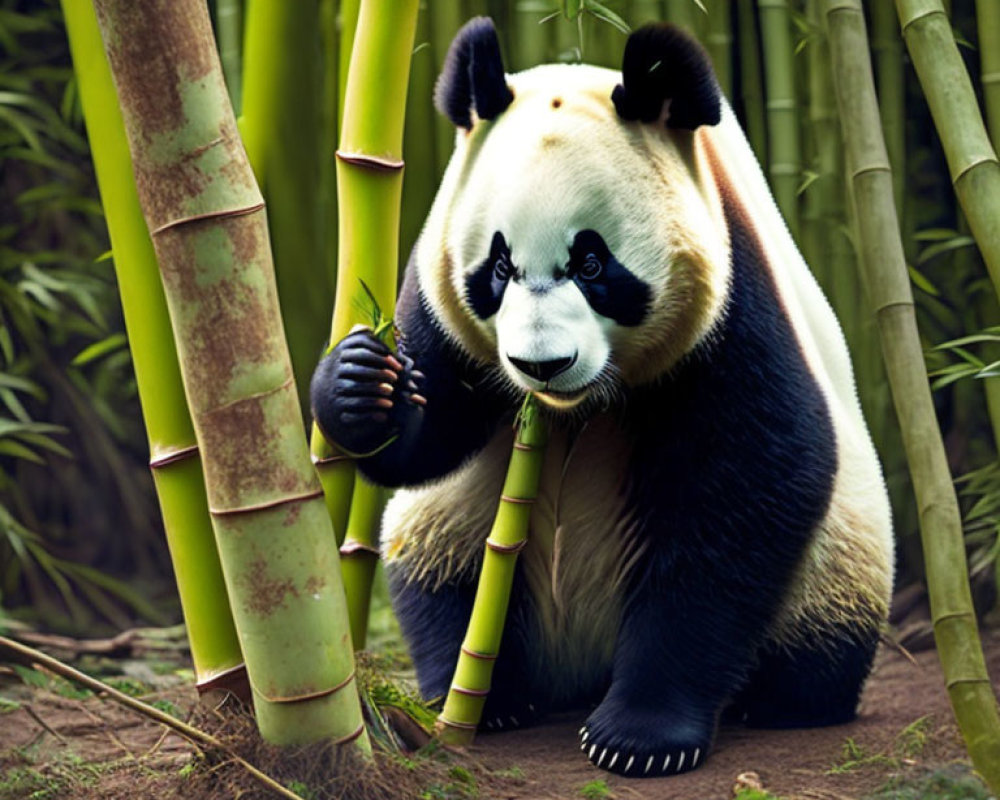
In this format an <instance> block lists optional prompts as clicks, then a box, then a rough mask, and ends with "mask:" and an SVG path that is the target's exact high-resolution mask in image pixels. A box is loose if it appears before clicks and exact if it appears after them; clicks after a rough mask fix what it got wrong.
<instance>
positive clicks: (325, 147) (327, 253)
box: [319, 0, 340, 286]
mask: <svg viewBox="0 0 1000 800" xmlns="http://www.w3.org/2000/svg"><path fill="white" fill-rule="evenodd" d="M338 5H339V3H338V0H320V36H321V39H322V49H323V55H322V60H323V80H322V102H321V106H320V127H321V133H320V150H319V175H320V177H319V185H320V207H321V210H320V219H321V220H323V221H324V222H326V221H329V220H335V219H336V218H337V172H336V169H335V167H334V163H335V161H336V158H335V155H334V154H335V153H336V152H337V139H338V135H339V133H340V109H339V104H340V95H339V92H340V77H339V70H340V31H339V30H338V28H337V16H338V13H339V9H338ZM323 230H324V235H323V244H324V249H323V267H322V269H323V271H324V273H325V274H328V275H331V276H332V282H331V285H332V286H336V285H337V226H336V225H324V226H323Z"/></svg>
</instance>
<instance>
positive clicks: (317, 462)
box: [311, 454, 354, 467]
mask: <svg viewBox="0 0 1000 800" xmlns="http://www.w3.org/2000/svg"><path fill="white" fill-rule="evenodd" d="M311 458H312V462H313V466H314V467H322V466H325V465H327V464H336V463H337V462H338V461H353V460H354V459H353V458H351V456H348V455H342V454H338V455H332V456H317V455H315V454H313V455H312V456H311Z"/></svg>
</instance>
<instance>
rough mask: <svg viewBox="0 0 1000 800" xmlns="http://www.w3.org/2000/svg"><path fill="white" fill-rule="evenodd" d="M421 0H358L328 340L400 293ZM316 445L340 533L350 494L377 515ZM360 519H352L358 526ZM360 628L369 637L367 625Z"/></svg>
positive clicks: (329, 449)
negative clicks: (386, 0)
mask: <svg viewBox="0 0 1000 800" xmlns="http://www.w3.org/2000/svg"><path fill="white" fill-rule="evenodd" d="M418 5H419V3H418V0H400V2H399V3H397V5H396V7H395V14H392V15H390V14H385V13H384V9H382V8H381V6H380V4H379V3H378V2H377V0H362V2H361V7H360V10H359V16H358V24H357V32H356V36H355V39H354V45H353V53H352V54H351V66H350V71H349V74H348V76H347V85H346V89H345V91H346V95H345V99H344V115H343V120H342V123H341V125H342V127H341V133H340V147H339V149H338V151H337V195H338V197H339V199H340V207H341V209H350V213H349V214H347V213H341V214H340V217H339V221H338V241H339V242H340V251H339V260H338V269H337V291H336V299H335V301H334V308H333V323H332V329H331V333H330V341H331V343H335V342H339V341H340V340H341V339H342V338H344V336H346V335H347V334H348V332H349V331H350V330H351V328H353V327H354V326H355V325H365V324H370V323H371V318H370V314H369V313H368V312H366V308H367V307H368V306H370V305H371V300H374V301H375V303H376V304H377V305H378V307H379V309H381V310H382V312H383V313H384V314H385V316H386V317H388V318H391V317H392V310H393V308H394V306H395V303H396V276H397V272H398V263H399V222H400V201H401V195H402V186H403V180H402V179H403V160H402V147H403V119H404V114H405V110H406V93H407V86H408V77H409V71H410V61H411V59H410V54H411V53H412V51H413V41H414V36H415V31H416V24H417V9H418ZM365 287H367V290H366V288H365ZM368 292H370V293H371V298H368ZM312 454H313V460H314V462H315V463H316V466H317V470H318V471H319V475H320V480H321V482H322V484H323V491H324V495H325V498H326V504H327V508H328V510H329V511H330V516H331V519H332V520H333V522H334V527H335V529H336V530H337V531H338V535H339V536H341V537H342V536H344V533H343V532H346V531H347V530H348V529H349V528H352V523H351V522H348V511H349V509H350V507H351V497H352V494H353V495H354V497H355V498H357V497H359V496H366V497H367V498H368V499H366V500H365V505H363V507H362V508H361V509H360V511H359V513H363V514H367V515H368V517H369V519H370V520H371V524H372V525H375V524H376V523H377V519H375V515H374V514H373V512H372V509H371V507H370V506H368V505H367V504H368V503H375V502H377V498H376V497H375V496H374V489H373V488H365V487H370V485H369V484H362V485H361V487H360V488H354V487H355V485H356V484H355V481H354V465H353V462H352V461H351V460H350V459H347V458H345V457H344V456H343V454H342V453H339V452H337V451H336V449H335V448H334V447H333V446H332V445H331V444H330V443H329V442H327V441H326V440H325V439H324V438H323V436H322V434H321V433H320V432H319V429H318V428H317V427H316V426H315V424H314V425H313V432H312ZM358 524H359V523H357V522H355V523H353V529H356V528H357V526H358ZM370 536H372V537H373V536H374V532H373V533H372V534H370ZM370 591H371V582H370V580H369V581H367V585H366V584H364V583H362V584H359V585H358V594H353V593H352V595H350V596H349V597H348V605H349V606H350V607H351V608H355V609H360V608H362V607H367V604H368V602H369V595H370ZM353 630H354V635H355V636H356V637H361V638H362V639H363V637H364V634H363V632H361V631H359V629H358V628H357V627H355V628H354V629H353Z"/></svg>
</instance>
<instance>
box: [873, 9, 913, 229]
mask: <svg viewBox="0 0 1000 800" xmlns="http://www.w3.org/2000/svg"><path fill="white" fill-rule="evenodd" d="M871 14H872V54H873V57H874V59H875V80H876V90H877V92H878V105H879V114H880V117H881V120H882V131H883V132H884V134H885V146H886V150H887V151H888V153H889V165H890V166H891V167H892V186H893V197H894V198H895V201H896V211H897V213H898V214H899V215H900V216H902V215H903V210H904V202H903V201H904V197H905V195H904V192H905V191H906V170H905V167H906V96H905V88H906V78H905V73H904V68H905V66H906V64H905V61H904V58H903V40H902V38H901V36H900V33H899V20H898V19H897V18H896V14H895V13H894V11H893V8H892V4H891V3H888V2H885V1H884V0H883V2H879V3H872V6H871ZM904 244H905V240H904Z"/></svg>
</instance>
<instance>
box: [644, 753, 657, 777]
mask: <svg viewBox="0 0 1000 800" xmlns="http://www.w3.org/2000/svg"><path fill="white" fill-rule="evenodd" d="M655 758H656V756H650V757H649V760H648V761H647V762H646V769H644V770H643V771H642V774H643V775H648V774H649V770H650V768H651V767H652V766H653V760H654V759H655Z"/></svg>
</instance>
